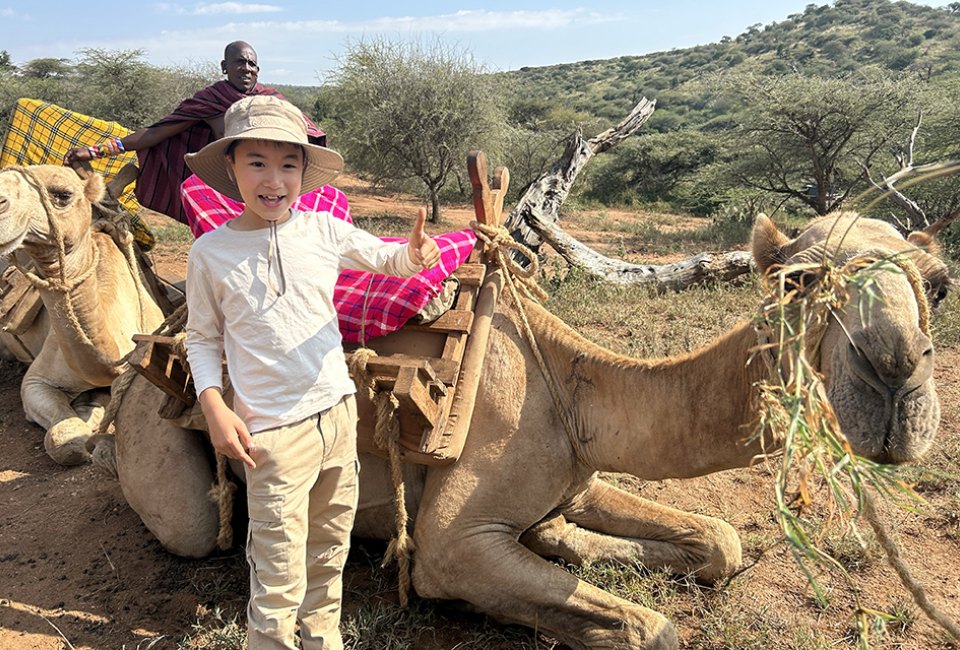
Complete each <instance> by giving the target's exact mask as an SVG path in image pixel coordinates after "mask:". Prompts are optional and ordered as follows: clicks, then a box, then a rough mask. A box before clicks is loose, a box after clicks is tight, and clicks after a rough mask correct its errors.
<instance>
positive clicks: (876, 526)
mask: <svg viewBox="0 0 960 650" xmlns="http://www.w3.org/2000/svg"><path fill="white" fill-rule="evenodd" d="M863 514H864V516H865V517H866V519H867V522H868V523H869V524H870V527H871V528H873V532H874V534H875V535H876V536H877V541H878V542H880V546H881V547H882V548H883V551H884V553H886V554H887V560H888V561H889V562H890V566H892V567H893V570H894V571H896V572H897V576H899V578H900V582H901V583H902V584H903V586H904V587H906V588H907V591H909V592H910V595H911V596H913V601H914V602H915V603H917V606H918V607H920V609H921V610H923V613H924V614H926V615H927V616H928V617H929V618H930V620H932V621H933V622H934V623H936V624H937V625H939V626H940V627H942V628H943V629H944V630H946V631H947V632H948V633H949V634H950V636H952V637H953V638H954V639H956V640H958V641H960V627H957V624H956V623H955V622H953V621H952V620H951V619H950V618H949V617H948V616H947V615H945V614H944V613H943V612H941V611H940V610H939V609H938V608H937V607H936V606H935V605H934V604H933V603H932V602H930V599H929V598H927V593H926V591H925V590H924V588H923V585H921V584H920V583H919V582H918V581H917V580H916V579H915V578H914V577H913V574H912V573H911V572H910V568H909V567H908V566H907V564H906V562H904V560H903V557H902V556H901V555H900V547H899V545H898V544H897V542H896V541H895V540H894V539H893V537H892V536H891V535H890V532H889V531H888V530H887V528H886V526H885V525H884V523H883V522H882V521H880V517H878V516H877V511H876V509H875V508H874V503H873V497H872V496H871V495H870V493H869V492H866V491H865V492H864V493H863Z"/></svg>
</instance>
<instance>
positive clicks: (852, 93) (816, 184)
mask: <svg viewBox="0 0 960 650" xmlns="http://www.w3.org/2000/svg"><path fill="white" fill-rule="evenodd" d="M719 90H720V96H721V97H723V98H724V99H725V100H726V101H729V102H730V105H732V106H738V107H739V109H736V110H737V114H738V118H739V119H738V121H739V123H740V124H739V126H738V128H736V129H734V130H733V131H732V133H731V150H732V151H733V152H734V157H733V159H732V160H731V162H730V164H729V166H728V167H727V169H728V173H729V174H730V175H731V177H732V180H735V181H737V182H739V183H740V184H742V185H745V186H747V187H752V188H756V189H760V190H763V191H766V192H770V193H773V194H778V195H781V196H783V197H784V198H785V199H786V198H794V199H796V200H798V201H800V202H801V203H803V204H806V205H807V206H809V207H811V208H813V210H814V211H815V212H816V213H817V214H821V215H822V214H826V213H828V212H830V211H832V210H835V209H838V208H839V207H840V206H841V205H842V204H843V202H844V201H845V200H846V199H847V198H848V197H850V196H854V195H855V193H856V192H858V191H860V190H862V189H864V188H866V187H867V185H868V183H867V179H866V173H865V171H864V165H866V166H869V165H870V164H871V162H872V161H873V159H874V158H875V157H876V156H877V155H878V154H879V153H881V152H885V151H886V149H887V148H888V147H889V146H890V143H892V142H896V141H899V140H900V139H902V137H903V134H905V133H909V131H910V129H911V128H912V120H913V117H914V115H915V110H913V109H912V105H913V101H914V98H915V96H916V89H915V87H914V86H913V85H912V84H911V83H909V82H907V81H905V80H893V79H890V78H887V77H884V76H879V75H878V76H871V75H869V74H867V75H859V76H857V77H848V78H821V77H806V76H802V75H799V74H788V75H784V76H780V77H769V76H760V75H753V74H740V75H730V76H725V77H722V78H721V79H720V83H719Z"/></svg>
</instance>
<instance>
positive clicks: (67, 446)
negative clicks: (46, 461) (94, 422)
mask: <svg viewBox="0 0 960 650" xmlns="http://www.w3.org/2000/svg"><path fill="white" fill-rule="evenodd" d="M38 361H39V359H38ZM36 368H38V364H37V363H34V365H32V366H30V368H28V369H27V372H26V374H25V375H24V376H23V382H22V383H21V384H20V399H21V401H22V402H23V411H24V413H25V414H26V416H27V419H28V420H30V421H32V422H36V423H37V424H39V425H40V426H41V427H43V428H44V429H46V434H45V435H44V438H43V446H44V448H45V449H46V450H47V454H48V455H49V456H50V458H52V459H53V460H55V461H56V462H58V463H60V464H61V465H79V464H80V463H83V462H86V461H87V460H88V459H89V458H90V454H89V453H87V450H86V446H85V445H86V441H87V438H89V437H90V436H91V435H92V434H93V430H92V429H91V428H90V425H88V424H87V423H86V422H84V421H83V420H82V419H81V418H80V417H78V416H77V412H76V411H74V409H73V406H72V405H71V401H72V399H73V397H74V396H73V395H69V394H67V393H66V392H64V389H63V388H60V387H58V386H54V385H53V384H52V383H51V382H50V381H49V380H48V379H47V378H46V377H44V376H42V375H41V374H40V372H38V371H36V370H35V369H36Z"/></svg>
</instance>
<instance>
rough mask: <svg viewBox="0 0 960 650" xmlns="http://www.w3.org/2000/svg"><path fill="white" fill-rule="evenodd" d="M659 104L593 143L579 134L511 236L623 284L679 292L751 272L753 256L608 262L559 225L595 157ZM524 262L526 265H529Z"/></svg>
mask: <svg viewBox="0 0 960 650" xmlns="http://www.w3.org/2000/svg"><path fill="white" fill-rule="evenodd" d="M655 107H656V100H648V99H647V98H646V97H644V98H643V99H641V100H640V102H639V103H638V104H637V105H636V106H635V107H634V108H633V110H632V111H630V114H629V115H628V116H627V117H626V118H625V119H624V120H623V121H622V122H620V124H618V125H617V126H615V127H613V128H612V129H608V130H607V131H604V132H603V133H601V134H599V135H597V136H596V137H594V138H591V139H590V140H584V139H583V134H582V132H581V131H580V129H577V131H576V132H575V133H574V134H573V136H572V137H571V138H570V142H569V143H568V144H567V147H566V150H565V151H564V152H563V156H562V157H561V158H560V159H559V160H558V161H557V162H555V163H554V164H553V166H552V167H551V168H550V170H549V171H548V172H546V173H544V174H543V175H542V176H541V177H540V178H539V179H537V181H536V182H534V183H533V184H532V185H531V186H530V187H529V188H528V189H527V191H526V192H525V193H524V195H523V196H522V197H521V198H520V201H519V202H518V203H517V206H516V207H515V208H514V209H513V210H512V211H511V212H510V216H509V217H508V218H507V222H506V227H507V229H508V230H510V234H511V235H512V236H513V237H514V239H516V240H517V241H519V242H522V243H523V244H524V245H526V246H527V247H528V248H529V249H530V250H532V251H534V253H536V252H537V251H538V250H539V248H540V245H541V244H542V243H543V242H544V241H546V242H547V243H548V244H550V246H551V247H552V248H553V249H555V250H556V251H557V252H558V253H559V254H560V255H561V256H563V258H564V259H565V260H566V261H567V263H569V264H571V265H573V266H577V267H580V268H583V269H585V270H587V271H588V272H590V273H592V274H594V275H597V276H600V277H602V278H605V279H607V280H609V281H611V282H617V283H620V284H647V285H651V286H655V287H657V288H659V289H661V290H673V291H677V290H680V289H684V288H686V287H688V286H691V285H694V284H701V283H703V282H705V281H708V280H730V279H733V278H735V277H737V276H739V275H743V274H744V273H748V272H749V271H750V269H751V264H752V262H751V258H750V254H749V253H745V252H739V251H734V252H730V253H716V254H714V253H700V254H699V255H696V256H694V257H691V258H689V259H686V260H683V261H681V262H677V263H675V264H664V265H662V266H653V265H645V264H629V263H627V262H624V261H622V260H616V259H611V258H609V257H604V256H603V255H600V254H599V253H597V252H596V251H594V250H592V249H591V248H589V247H588V246H586V245H584V244H582V243H580V242H579V241H577V240H576V239H574V238H573V237H571V236H570V235H568V234H567V233H566V232H564V231H563V229H562V228H560V226H559V225H557V221H558V220H559V218H560V206H561V205H563V202H564V201H565V200H566V198H567V195H568V194H569V193H570V188H571V187H572V186H573V182H574V180H576V178H577V175H578V174H579V173H580V171H581V170H582V169H583V168H584V167H585V166H586V164H587V163H588V162H589V161H590V159H591V158H593V156H595V155H596V154H599V153H603V152H604V151H607V150H608V149H612V148H613V147H615V146H617V145H618V144H620V143H621V142H622V141H623V140H625V139H627V138H628V137H630V136H631V135H633V134H634V133H635V132H636V131H637V129H639V128H640V127H641V126H643V124H644V123H645V122H646V121H647V120H648V119H649V118H650V116H651V115H653V111H654V108H655ZM518 262H520V263H523V260H519V259H518Z"/></svg>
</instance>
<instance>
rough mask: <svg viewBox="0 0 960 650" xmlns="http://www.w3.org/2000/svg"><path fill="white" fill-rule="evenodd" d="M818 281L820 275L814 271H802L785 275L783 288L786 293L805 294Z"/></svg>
mask: <svg viewBox="0 0 960 650" xmlns="http://www.w3.org/2000/svg"><path fill="white" fill-rule="evenodd" d="M819 281H820V274H819V273H818V272H817V271H816V270H814V269H803V270H797V271H793V272H791V273H787V274H786V275H785V276H784V277H783V286H784V288H785V289H786V290H787V291H796V292H798V293H800V294H805V293H807V292H808V291H810V289H812V288H813V287H815V286H816V285H817V283H818V282H819Z"/></svg>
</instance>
